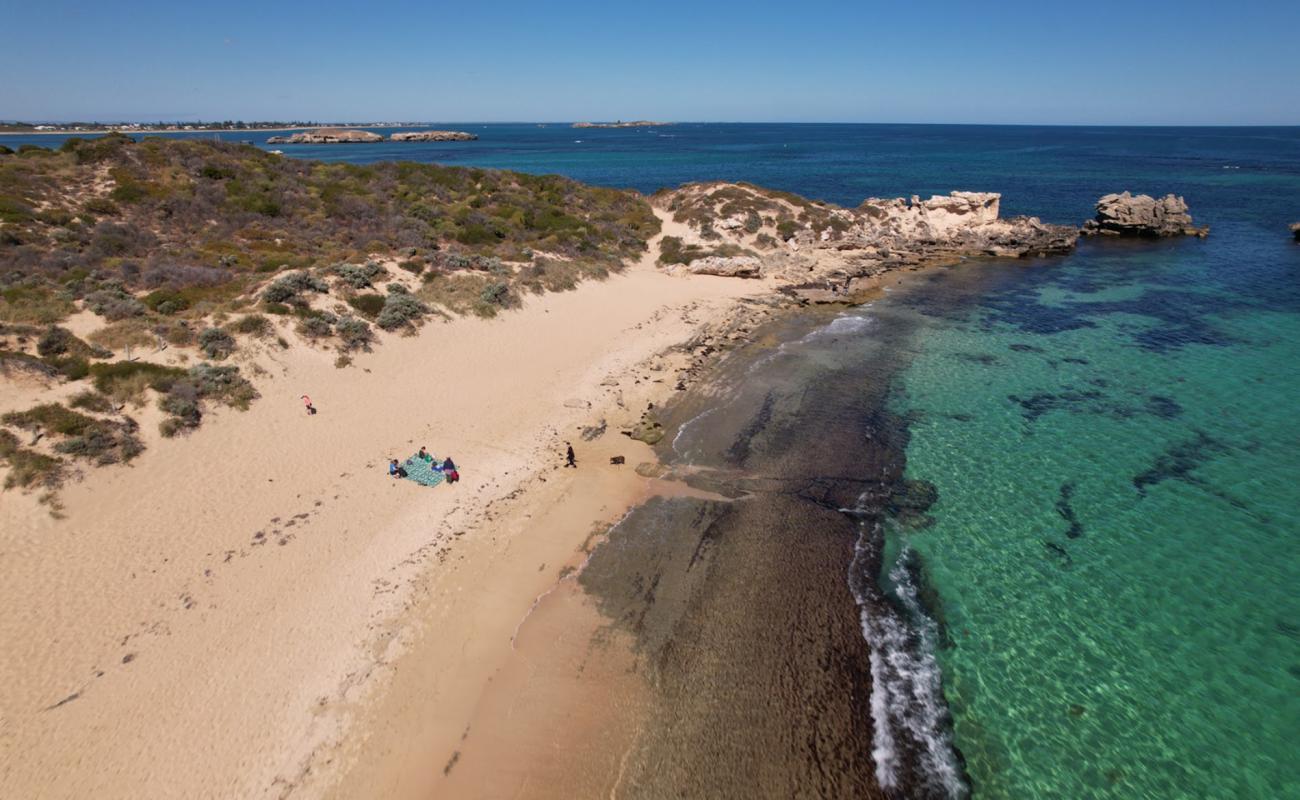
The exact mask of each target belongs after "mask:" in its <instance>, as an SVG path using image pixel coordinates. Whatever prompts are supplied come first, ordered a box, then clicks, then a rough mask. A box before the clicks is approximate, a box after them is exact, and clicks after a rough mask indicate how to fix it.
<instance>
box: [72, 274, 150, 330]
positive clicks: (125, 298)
mask: <svg viewBox="0 0 1300 800" xmlns="http://www.w3.org/2000/svg"><path fill="white" fill-rule="evenodd" d="M86 308H89V309H90V310H91V311H93V312H94V313H96V314H98V315H99V316H101V317H103V318H104V319H106V320H108V321H110V322H116V321H118V320H123V319H128V318H130V317H138V316H141V315H142V314H144V313H145V305H144V303H141V302H140V301H139V300H137V299H136V298H135V296H134V295H132V294H131V293H130V292H128V291H126V290H125V289H124V288H123V287H122V284H120V283H118V282H117V281H106V282H105V283H104V284H103V286H101V287H100V288H99V289H97V290H96V291H93V292H91V293H90V294H88V295H86Z"/></svg>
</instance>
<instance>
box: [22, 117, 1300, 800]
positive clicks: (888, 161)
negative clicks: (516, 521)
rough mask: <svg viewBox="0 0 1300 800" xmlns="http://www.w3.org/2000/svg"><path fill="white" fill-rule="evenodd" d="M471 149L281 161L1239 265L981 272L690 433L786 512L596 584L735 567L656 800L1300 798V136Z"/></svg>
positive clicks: (844, 329) (876, 132)
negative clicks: (701, 790)
mask: <svg viewBox="0 0 1300 800" xmlns="http://www.w3.org/2000/svg"><path fill="white" fill-rule="evenodd" d="M439 127H449V128H454V129H459V130H468V131H471V132H474V133H477V134H478V135H479V136H480V138H479V140H478V141H475V142H468V143H421V144H387V143H385V144H381V145H333V146H288V145H286V146H282V147H281V149H283V150H284V151H285V153H286V154H287V155H290V156H303V157H310V158H322V159H327V160H344V161H352V162H367V161H374V160H380V159H389V158H406V159H414V160H436V161H440V162H443V163H448V164H463V165H474V166H483V167H500V168H508V169H516V170H523V171H527V172H538V173H560V174H564V175H568V176H570V177H573V178H576V179H578V180H582V181H587V182H591V183H597V184H602V185H609V186H618V187H631V188H635V189H638V190H641V191H644V192H652V191H654V190H656V189H658V188H660V187H663V186H672V185H676V184H679V183H682V182H686V181H695V180H744V181H749V182H752V183H756V184H759V185H763V186H769V187H772V188H777V189H783V190H788V191H793V192H797V193H800V194H803V195H807V196H809V197H813V198H817V199H822V200H827V201H830V202H834V203H839V204H844V205H856V204H857V203H858V202H860V201H861V200H862V199H863V198H865V197H868V196H886V197H892V196H908V195H913V194H916V195H922V196H928V195H930V194H936V193H946V192H948V191H951V190H955V189H960V190H974V191H998V192H1001V193H1002V194H1003V205H1002V208H1003V213H1004V214H1033V215H1038V216H1040V217H1042V218H1043V219H1044V220H1046V221H1049V222H1058V223H1079V222H1082V221H1083V220H1084V219H1086V218H1087V217H1089V216H1090V215H1091V213H1092V207H1093V204H1094V203H1095V201H1096V199H1097V198H1098V197H1099V196H1100V195H1102V194H1105V193H1107V192H1112V191H1121V190H1125V189H1127V190H1131V191H1134V192H1146V193H1150V194H1157V195H1159V194H1164V193H1166V192H1173V193H1176V194H1180V195H1183V196H1184V197H1185V198H1186V200H1187V202H1188V204H1189V205H1190V208H1191V212H1192V214H1193V216H1194V217H1195V219H1196V221H1197V222H1198V223H1200V224H1208V225H1210V226H1211V228H1212V232H1211V233H1210V236H1209V237H1208V238H1207V239H1204V240H1195V239H1187V240H1170V241H1158V242H1156V241H1143V242H1132V241H1112V240H1092V241H1083V242H1082V243H1081V244H1080V246H1079V248H1078V250H1077V251H1076V252H1074V253H1073V254H1071V255H1068V256H1065V257H1061V258H1053V259H1043V260H1025V261H1015V262H1007V261H970V262H967V263H964V264H961V265H959V266H958V267H955V268H951V269H946V270H938V271H931V272H925V273H919V274H918V275H917V276H916V277H915V278H914V279H913V280H910V281H908V282H906V284H905V285H903V286H900V287H899V288H897V289H896V290H895V291H892V292H890V293H888V294H886V295H885V296H884V297H882V298H879V299H877V300H875V301H873V302H872V303H869V304H867V305H865V306H861V307H858V308H852V309H845V310H841V311H810V312H808V313H807V314H804V315H802V316H798V317H797V318H794V319H791V320H787V321H786V322H785V323H783V324H782V326H779V327H778V329H777V330H775V331H773V332H770V333H771V336H770V337H769V340H767V341H764V342H761V343H758V342H756V343H755V344H754V345H753V346H751V347H750V348H749V349H748V350H747V351H743V352H742V353H741V354H739V355H738V357H737V358H733V359H731V360H730V363H729V364H726V363H724V365H723V367H721V368H720V370H719V374H718V375H717V376H716V380H715V389H714V390H713V391H711V392H710V393H709V394H708V395H707V396H692V397H689V398H685V399H683V400H682V401H681V402H679V403H678V404H677V405H676V406H675V407H673V408H672V409H670V411H669V415H668V416H669V420H670V422H671V423H672V426H671V433H670V437H669V442H671V444H668V443H665V445H664V456H665V458H666V459H667V460H669V461H670V462H672V463H675V464H677V465H679V466H690V467H691V469H692V470H694V471H696V473H697V475H698V476H699V477H698V478H697V480H698V481H700V482H701V485H706V486H709V487H714V488H717V487H722V488H723V489H724V490H727V491H729V492H731V493H733V494H739V493H742V492H744V493H748V494H750V495H751V499H750V500H746V501H744V502H742V503H736V504H720V503H706V502H701V501H689V500H676V501H655V502H653V503H652V504H651V505H650V506H648V507H646V508H643V509H638V510H637V511H635V512H633V514H632V515H630V516H629V518H628V519H626V520H624V522H623V523H620V526H619V527H618V528H617V529H615V531H613V532H612V533H611V537H610V542H609V544H608V545H606V546H605V547H604V548H603V553H602V551H601V550H598V551H597V554H596V556H594V557H593V559H592V563H591V565H590V567H589V569H590V570H591V574H590V576H589V586H588V588H589V591H591V592H593V593H594V594H595V595H596V596H597V597H599V598H600V599H601V602H602V604H603V605H604V606H605V607H606V608H608V609H610V610H611V615H613V616H618V615H619V614H620V613H622V612H621V611H620V609H624V608H625V607H626V606H627V603H631V602H633V600H632V599H627V598H623V599H620V596H619V594H618V592H619V586H620V585H621V584H622V583H623V581H621V580H616V579H615V578H616V577H617V576H620V575H626V574H628V573H627V570H628V569H630V567H629V566H628V564H629V563H635V564H642V565H644V564H645V563H648V561H647V560H655V559H657V561H655V563H656V564H659V566H657V567H656V568H655V569H656V570H657V572H656V573H655V574H656V575H657V576H659V577H664V578H665V579H667V578H671V576H672V574H673V572H672V570H673V569H674V568H673V566H672V565H673V564H680V563H682V562H683V558H684V557H679V558H677V559H676V560H674V558H673V557H672V555H671V554H672V553H675V552H677V549H680V548H682V547H686V544H691V545H692V546H695V547H696V549H694V550H691V549H690V548H687V555H688V556H689V559H686V560H688V561H689V562H690V563H691V564H695V563H697V559H698V558H705V562H706V563H708V564H710V565H711V566H710V569H711V570H712V572H711V573H710V574H711V575H712V576H713V578H712V580H713V584H712V585H711V588H709V589H708V590H706V589H704V588H702V586H701V585H697V584H696V583H695V582H693V581H690V580H687V579H685V578H681V576H680V575H679V576H678V577H679V578H681V580H679V581H678V583H677V584H672V585H676V586H677V587H678V588H677V589H675V590H674V591H676V592H677V593H678V594H677V595H676V596H677V597H678V598H679V599H680V600H681V602H680V603H678V604H677V605H676V606H672V607H668V610H662V609H661V610H660V611H656V613H663V614H668V613H670V612H671V614H672V615H670V616H669V617H667V618H664V619H663V620H661V621H660V624H658V625H657V626H653V625H652V626H650V627H648V628H647V629H646V630H643V631H642V632H641V633H642V635H643V637H648V638H645V643H644V646H645V647H646V652H647V654H648V661H649V662H650V663H651V664H653V665H654V669H655V670H657V672H656V675H657V678H656V685H657V686H659V687H660V689H661V690H662V692H663V703H662V709H661V711H662V713H663V715H664V716H663V718H662V719H661V721H660V722H661V724H660V730H661V731H663V733H662V735H661V736H659V737H658V739H657V740H655V741H653V742H652V747H651V748H650V749H647V750H646V751H645V752H643V753H642V754H641V755H640V756H638V757H637V758H635V759H633V760H632V762H631V765H632V766H631V767H630V769H631V770H632V774H639V775H641V776H642V777H643V779H644V781H646V782H647V783H645V784H643V785H645V786H650V787H654V786H659V788H664V787H670V786H671V787H674V788H676V789H679V790H680V789H682V788H683V787H685V788H689V787H692V786H694V787H697V788H698V787H699V786H701V785H708V786H711V787H713V788H715V789H718V790H719V791H720V792H721V794H727V792H726V791H722V790H721V789H720V788H719V786H720V784H717V785H715V784H714V783H710V782H711V781H717V780H722V781H725V782H726V785H727V786H730V787H732V788H735V787H736V786H738V785H742V784H744V783H745V781H747V780H754V779H756V778H755V777H754V776H758V775H763V776H764V777H765V780H768V781H769V783H767V784H766V785H767V786H768V787H771V786H773V785H777V784H773V783H771V782H770V781H771V780H775V778H773V776H772V774H771V773H770V771H769V772H763V769H764V768H767V769H769V770H770V769H772V767H771V765H772V764H777V765H778V766H779V767H780V772H781V774H782V775H785V776H787V777H788V776H794V777H795V778H797V780H795V781H794V782H793V783H791V785H804V786H808V785H817V786H820V787H821V788H822V790H823V793H824V794H829V795H832V796H843V794H845V793H849V794H861V793H862V792H869V791H873V790H874V787H880V788H883V789H884V790H886V791H891V790H892V791H893V792H896V793H898V794H900V795H902V796H918V797H963V796H968V795H969V796H974V797H981V798H984V797H987V798H1032V797H1043V798H1047V797H1069V798H1093V797H1096V798H1184V797H1185V798H1206V797H1213V798H1278V797H1300V767H1298V766H1297V762H1296V759H1295V757H1294V742H1295V740H1296V736H1297V734H1298V733H1300V594H1298V593H1297V591H1296V587H1297V586H1300V552H1298V550H1300V548H1298V547H1297V540H1298V533H1300V489H1298V488H1297V486H1298V485H1300V425H1297V423H1296V420H1295V415H1296V408H1297V397H1300V378H1298V377H1297V376H1298V375H1300V372H1298V371H1297V364H1300V245H1297V244H1295V243H1293V242H1292V241H1291V236H1290V234H1289V232H1288V231H1287V224H1288V223H1291V222H1295V221H1300V200H1298V199H1297V198H1300V129H1297V128H1102V127H1096V128H1082V127H1080V128H1075V127H1019V126H1005V127H990V126H914V125H777V124H772V125H720V124H719V125H714V124H681V125H674V126H670V127H662V128H644V129H617V130H601V129H572V128H569V127H568V126H567V125H563V124H550V125H546V126H540V125H535V124H512V125H481V124H447V125H445V126H439ZM269 135H272V134H267V133H249V134H229V133H226V134H222V135H221V138H223V139H225V140H239V139H250V140H252V141H254V142H263V141H264V140H265V138H266V137H267V136H269ZM195 136H204V137H207V138H211V137H212V134H202V135H200V134H195ZM58 140H59V139H58V137H51V136H33V137H0V142H3V143H5V144H9V145H10V146H14V145H15V144H17V143H18V142H23V141H31V142H35V143H39V144H43V145H53V144H57V143H58ZM692 504H694V505H692ZM701 542H708V543H709V546H708V547H707V548H705V549H703V550H701V549H699V546H700V543H701ZM683 543H685V544H683ZM655 548H659V549H655ZM674 548H677V549H674ZM692 553H693V554H694V555H692ZM620 558H621V559H623V561H622V562H620V561H619V559H620ZM629 559H630V560H631V562H629ZM634 571H635V570H634ZM611 576H613V577H611ZM643 577H644V576H643ZM670 583H671V582H670ZM668 585H670V584H668V583H666V584H665V586H668ZM665 591H667V590H665ZM660 606H664V603H662V602H661V603H660ZM674 609H675V610H674ZM651 619H653V617H652V618H651ZM724 622H725V623H727V624H725V625H724V624H723V623H724ZM846 631H848V632H849V633H851V634H852V636H851V637H849V634H848V633H846ZM859 637H860V638H859ZM850 638H851V639H852V641H850ZM864 645H865V646H864ZM691 648H694V650H692V649H691ZM791 651H798V652H799V653H800V655H799V657H790V658H783V657H782V654H783V653H787V652H791ZM684 653H686V654H689V653H697V654H707V655H708V658H707V659H706V658H702V657H701V658H694V659H693V658H688V657H686V656H685V655H683V654H684ZM740 654H743V658H744V659H745V662H744V663H743V664H738V663H736V662H737V659H740V658H742V656H741V655H740ZM706 663H707V664H708V665H709V666H708V670H707V674H705V675H704V677H703V678H701V675H702V674H703V673H701V672H700V670H702V669H704V667H702V666H701V665H702V664H706ZM769 663H779V664H780V665H781V668H780V670H777V669H775V668H768V667H767V666H764V665H767V664H769ZM742 667H743V668H742ZM792 676H793V677H792ZM837 691H839V692H842V697H837V696H836V694H835V693H836V692H837ZM721 696H725V697H727V698H728V702H727V703H719V702H716V700H717V698H718V697H721ZM763 698H767V699H768V702H769V705H770V706H771V707H772V708H774V709H781V710H780V711H772V712H771V713H769V714H766V715H763V716H761V718H755V717H754V716H753V715H752V714H751V715H748V716H746V714H743V713H741V712H742V711H744V710H745V709H751V708H754V707H755V705H754V704H755V703H759V704H760V705H761V704H762V701H763ZM683 709H685V710H683ZM801 709H803V710H801ZM808 709H813V711H808ZM809 713H816V714H818V715H820V716H819V717H818V718H817V719H816V720H814V721H811V722H810V721H809V719H808V718H807V717H806V714H809ZM742 725H748V726H750V728H751V729H752V730H753V731H754V733H753V735H752V736H746V735H739V734H737V733H736V731H737V730H738V729H739V728H738V726H742ZM782 730H785V731H787V732H788V731H800V732H801V733H800V735H799V736H798V737H791V736H783V735H782ZM728 732H729V733H728ZM652 738H653V737H652ZM706 740H707V742H708V745H709V746H708V747H701V744H702V743H703V742H705V741H706ZM809 743H812V744H809ZM759 746H761V747H766V748H768V749H769V751H771V752H774V753H777V754H778V755H776V756H774V757H773V758H771V759H765V760H764V761H763V763H762V764H750V763H749V762H748V761H746V759H747V758H749V756H746V755H744V754H745V753H746V752H747V751H749V752H751V753H752V751H753V750H754V748H755V747H759ZM655 748H657V749H655ZM809 752H812V753H814V754H815V756H816V758H815V759H814V760H817V765H816V766H817V768H816V769H812V768H810V767H808V764H807V763H806V762H807V761H808V759H809V758H811V757H810V756H809V755H808V754H809ZM823 757H827V758H826V760H824V761H823V760H821V759H822V758H823ZM692 758H694V761H692V760H691V759H692ZM729 759H730V760H729ZM666 765H667V766H666ZM729 766H730V767H732V768H731V769H728V767H729ZM674 770H676V771H674ZM656 780H662V781H665V782H664V783H660V784H656V783H655V781H656ZM792 780H794V779H792ZM673 781H676V783H673ZM801 781H802V783H801ZM873 782H874V786H873V785H872V784H873ZM651 793H653V792H651ZM719 796H721V795H719Z"/></svg>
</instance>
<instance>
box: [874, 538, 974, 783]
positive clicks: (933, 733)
mask: <svg viewBox="0 0 1300 800" xmlns="http://www.w3.org/2000/svg"><path fill="white" fill-rule="evenodd" d="M859 529H860V534H859V536H858V541H857V543H856V544H855V546H854V555H853V562H852V564H851V565H850V567H849V589H850V591H852V593H853V598H854V600H855V601H856V602H857V604H858V610H859V613H860V615H861V622H862V635H863V637H864V638H865V639H866V640H867V645H868V647H869V648H870V650H871V655H870V659H871V717H872V723H873V728H874V732H873V737H874V739H873V742H872V753H871V755H872V758H873V759H874V761H875V765H876V779H877V781H878V782H879V783H880V786H881V788H883V789H885V790H886V791H906V792H907V794H908V795H909V796H917V797H926V798H945V799H948V798H967V797H969V796H970V787H969V786H968V785H967V783H966V779H965V773H964V769H963V767H962V764H961V759H960V756H959V755H958V753H957V750H956V748H955V747H954V745H953V741H952V733H951V730H952V717H951V714H950V713H949V711H948V706H947V704H946V703H945V701H944V697H943V680H942V677H943V676H942V672H941V671H940V669H939V664H938V662H937V661H936V659H935V648H936V646H937V644H938V638H939V631H938V626H937V625H936V624H935V622H934V620H932V619H930V617H929V616H928V615H927V614H926V613H925V610H924V609H923V608H922V606H921V602H920V600H919V594H918V591H917V586H916V583H915V581H914V580H913V577H912V573H913V571H912V568H911V566H912V560H913V559H914V558H915V554H914V552H913V551H912V550H911V549H910V548H908V547H906V546H905V547H904V548H903V550H902V552H901V553H900V554H899V556H898V558H897V559H896V560H895V562H894V564H893V565H892V566H891V567H890V569H889V584H890V586H891V589H890V591H889V592H888V593H886V592H883V591H882V590H881V589H880V587H879V586H878V585H877V582H876V580H875V576H874V575H873V574H872V569H871V565H872V564H873V563H875V562H876V561H877V560H878V558H879V549H880V547H881V545H882V544H883V541H884V536H883V531H882V529H881V527H880V523H879V522H874V521H863V522H860V523H859Z"/></svg>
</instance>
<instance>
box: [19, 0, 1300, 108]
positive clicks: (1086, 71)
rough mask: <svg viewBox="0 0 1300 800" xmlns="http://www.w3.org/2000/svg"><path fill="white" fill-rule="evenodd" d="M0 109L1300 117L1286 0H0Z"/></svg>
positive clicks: (1297, 20)
mask: <svg viewBox="0 0 1300 800" xmlns="http://www.w3.org/2000/svg"><path fill="white" fill-rule="evenodd" d="M0 20H3V24H2V25H0V119H27V120H36V119H41V120H70V119H100V120H118V119H122V120H140V119H143V120H155V119H166V120H174V119H190V120H193V119H226V118H230V119H245V120H253V119H286V118H297V119H316V120H354V121H356V120H393V119H401V120H429V121H440V120H441V121H504V120H538V121H550V120H577V119H629V118H652V119H664V120H705V121H791V122H817V121H825V122H957V123H1052V124H1057V123H1061V124H1069V123H1082V124H1290V125H1295V124H1300V45H1297V44H1296V42H1295V36H1296V32H1297V31H1298V30H1300V0H1289V1H1287V2H1283V1H1282V0H1276V1H1269V0H1241V1H1239V2H1232V3H1229V2H1200V1H1199V0H1190V1H1189V2H1169V1H1168V0H1131V2H1111V0H1090V2H1072V3H1058V2H1053V0H1041V2H1021V0H1007V1H1006V2H998V0H994V2H991V3H989V2H986V3H979V2H969V0H967V2H945V1H944V0H930V2H916V3H914V2H908V1H907V0H893V2H878V1H877V0H856V2H821V1H820V0H802V2H782V3H776V2H767V1H766V0H750V1H749V2H743V3H741V2H731V1H730V0H724V2H712V3H710V2H704V1H703V0H696V2H678V1H677V0H667V1H666V2H639V3H619V2H615V0H608V2H588V1H587V0H574V1H573V2H546V1H545V0H535V1H534V2H498V1H495V0H477V1H476V0H457V2H425V3H409V2H404V0H394V1H393V2H372V3H364V4H363V3H356V2H341V1H340V0H319V1H318V2H314V3H297V2H275V1H274V0H260V1H259V2H256V3H249V2H243V0H227V1H226V2H209V3H201V2H168V3H158V2H149V1H147V0H146V1H145V2H137V3H126V4H123V3H106V2H102V0H97V2H93V3H92V2H82V3H70V2H64V1H63V0H41V2H32V1H30V0H27V1H25V2H18V0H0Z"/></svg>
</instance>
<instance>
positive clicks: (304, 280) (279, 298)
mask: <svg viewBox="0 0 1300 800" xmlns="http://www.w3.org/2000/svg"><path fill="white" fill-rule="evenodd" d="M329 290H330V287H329V284H327V283H325V281H323V280H321V279H320V278H317V277H315V276H313V275H310V274H308V273H306V272H291V273H289V274H288V275H281V276H280V277H278V278H276V279H275V280H274V281H272V282H271V285H270V286H268V287H266V289H265V290H263V292H262V299H263V300H265V301H266V302H267V303H286V302H289V301H294V300H301V295H302V294H303V293H305V292H316V293H318V294H325V293H326V292H328V291H329Z"/></svg>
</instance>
